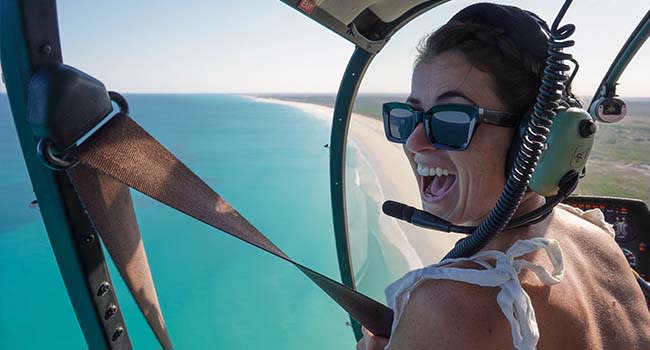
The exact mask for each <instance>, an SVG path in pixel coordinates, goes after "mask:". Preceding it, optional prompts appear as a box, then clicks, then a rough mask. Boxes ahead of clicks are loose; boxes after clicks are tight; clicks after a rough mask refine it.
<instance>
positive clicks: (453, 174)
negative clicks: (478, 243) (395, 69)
mask: <svg viewBox="0 0 650 350" xmlns="http://www.w3.org/2000/svg"><path fill="white" fill-rule="evenodd" d="M408 102H409V103H410V104H411V105H412V106H413V107H414V108H416V109H419V110H422V111H427V110H429V109H430V108H431V107H432V106H434V105H437V104H442V103H459V104H471V105H476V106H479V107H483V108H486V109H492V110H499V111H504V110H505V107H504V105H503V104H502V103H501V101H500V100H499V98H497V96H496V93H495V92H494V82H493V79H492V78H491V77H490V76H489V75H488V74H487V73H485V72H482V71H480V70H479V69H477V68H475V67H473V66H472V65H471V64H470V63H469V62H467V60H466V59H465V57H464V56H463V54H462V53H460V52H458V51H447V52H445V53H442V54H439V55H437V56H435V57H434V58H433V59H431V60H430V61H427V62H421V63H419V64H418V65H417V66H416V67H415V70H414V71H413V80H412V86H411V95H410V96H409V98H408ZM513 130H514V129H512V128H504V127H498V126H493V125H488V124H481V125H479V127H478V128H477V130H476V133H475V134H474V137H473V138H472V141H471V143H470V145H469V147H468V148H467V149H466V150H465V151H445V150H438V149H436V148H435V147H434V146H432V145H431V144H430V143H429V141H428V140H427V137H426V135H425V131H424V126H423V125H422V123H420V124H419V125H418V126H417V128H416V129H415V130H414V131H413V133H412V134H411V136H410V137H409V138H408V140H407V142H406V144H405V145H404V151H405V152H406V156H407V157H408V159H409V162H410V163H411V167H412V169H413V173H414V174H415V177H416V178H417V181H418V185H419V187H420V197H421V198H422V205H423V208H424V210H425V211H427V212H429V213H432V214H434V215H437V216H440V217H443V218H445V219H447V220H449V221H451V222H452V223H454V224H465V225H472V224H477V223H478V222H480V220H481V219H482V218H483V217H484V216H485V215H487V214H488V213H489V211H490V210H491V209H492V208H493V207H494V205H495V203H496V201H497V198H498V196H499V194H500V193H501V191H502V190H503V187H504V185H505V163H506V156H507V152H508V148H509V146H510V141H511V139H512V135H513ZM437 168H441V169H440V170H438V169H437ZM432 169H433V170H432ZM432 173H433V174H436V175H429V174H432ZM445 173H446V174H448V175H445ZM437 174H441V175H437Z"/></svg>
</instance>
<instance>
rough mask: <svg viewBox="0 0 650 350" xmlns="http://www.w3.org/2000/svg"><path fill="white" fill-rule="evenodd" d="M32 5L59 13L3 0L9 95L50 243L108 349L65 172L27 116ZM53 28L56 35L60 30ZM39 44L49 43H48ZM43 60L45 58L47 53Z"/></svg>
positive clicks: (47, 4) (2, 49)
mask: <svg viewBox="0 0 650 350" xmlns="http://www.w3.org/2000/svg"><path fill="white" fill-rule="evenodd" d="M30 5H38V6H41V7H42V8H49V9H50V10H53V11H54V13H56V5H55V1H54V0H45V1H39V2H38V4H31V3H29V2H27V1H20V0H3V1H2V2H1V5H0V6H1V7H0V26H1V27H0V33H1V34H0V35H1V36H0V45H1V46H0V58H1V60H2V71H3V73H4V80H5V85H6V87H7V95H8V97H9V101H10V103H11V110H12V114H13V117H14V123H15V126H16V131H17V133H18V138H19V140H20V146H21V148H22V151H23V155H24V159H25V163H26V165H27V169H28V171H29V175H30V179H31V181H32V187H33V190H34V193H35V194H36V198H37V199H38V202H39V207H40V211H41V215H42V216H43V221H44V223H45V227H46V229H47V232H48V235H49V239H50V244H51V246H52V250H53V251H54V255H55V257H56V260H57V263H58V265H59V269H60V271H61V276H62V278H63V281H64V283H65V286H66V288H67V291H68V294H69V296H70V300H71V302H72V306H73V308H74V310H75V313H76V315H77V318H78V320H79V324H80V326H81V329H82V331H83V333H84V337H85V340H86V342H87V344H88V347H89V349H91V350H95V349H109V348H110V346H109V343H108V340H107V339H106V338H105V336H104V331H103V330H102V324H101V323H100V318H101V316H100V315H98V314H97V313H96V310H95V307H94V304H93V299H92V295H91V293H90V289H89V286H88V284H87V282H86V278H85V276H84V271H83V268H82V266H81V264H80V261H79V258H78V255H77V251H76V244H75V241H74V239H73V237H72V234H71V223H70V221H69V217H70V213H69V212H66V210H65V208H66V206H65V205H64V202H63V200H62V196H61V192H60V191H61V187H62V186H65V185H64V183H65V181H66V178H65V176H64V175H63V174H61V173H56V172H53V171H51V170H49V169H47V168H46V167H44V166H43V165H42V164H41V162H40V160H39V159H38V157H37V155H36V143H37V140H36V138H35V136H34V135H33V134H32V131H31V129H30V127H29V125H28V124H27V121H26V117H27V87H28V84H29V80H30V77H31V75H32V73H33V71H34V69H35V68H36V67H35V65H34V62H33V60H34V59H33V57H30V51H29V49H28V44H29V43H28V42H27V41H26V34H25V23H23V16H22V9H23V8H25V7H28V6H30ZM54 34H55V35H56V36H57V39H58V30H57V32H56V33H54ZM54 34H52V35H54ZM55 42H56V43H54V42H53V43H50V44H52V47H51V48H50V49H49V50H43V54H44V55H51V61H60V60H61V58H60V52H61V50H60V47H58V40H55ZM31 44H32V45H34V44H35V43H31ZM39 44H40V45H45V44H46V43H39ZM47 52H49V53H47ZM57 56H58V57H57ZM41 61H47V59H44V60H41ZM40 63H42V62H40ZM43 312H44V313H47V310H43ZM53 322H55V320H53Z"/></svg>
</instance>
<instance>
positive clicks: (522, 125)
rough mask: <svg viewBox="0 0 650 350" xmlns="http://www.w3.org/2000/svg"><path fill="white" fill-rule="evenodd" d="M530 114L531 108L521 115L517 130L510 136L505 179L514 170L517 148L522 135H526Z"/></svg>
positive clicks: (519, 147) (522, 137) (519, 145)
mask: <svg viewBox="0 0 650 350" xmlns="http://www.w3.org/2000/svg"><path fill="white" fill-rule="evenodd" d="M532 115H533V110H532V109H531V110H529V111H527V112H526V113H525V114H524V115H523V116H522V117H521V120H520V121H519V125H517V130H515V134H514V136H513V137H512V142H511V143H510V148H509V149H508V156H507V158H506V169H505V172H506V179H507V178H508V177H509V176H510V174H511V173H512V171H513V170H514V167H515V160H516V158H517V153H519V150H520V149H521V143H522V141H523V139H524V135H526V127H527V126H528V122H529V121H530V118H531V117H532Z"/></svg>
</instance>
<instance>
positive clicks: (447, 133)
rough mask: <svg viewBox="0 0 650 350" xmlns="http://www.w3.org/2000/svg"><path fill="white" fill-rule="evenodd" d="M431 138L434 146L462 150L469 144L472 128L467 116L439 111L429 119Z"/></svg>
mask: <svg viewBox="0 0 650 350" xmlns="http://www.w3.org/2000/svg"><path fill="white" fill-rule="evenodd" d="M430 125H431V127H430V130H431V136H432V138H433V141H434V143H435V144H439V145H444V146H447V147H445V148H450V149H457V150H463V149H465V148H466V147H467V144H468V143H469V138H470V137H471V131H472V129H473V126H474V122H473V119H472V118H471V117H470V115H469V114H467V113H465V112H461V111H440V112H435V113H433V116H432V118H431V124H430Z"/></svg>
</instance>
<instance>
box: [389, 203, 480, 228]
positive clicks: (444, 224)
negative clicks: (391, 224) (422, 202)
mask: <svg viewBox="0 0 650 350" xmlns="http://www.w3.org/2000/svg"><path fill="white" fill-rule="evenodd" d="M381 209H382V211H383V212H384V214H386V215H388V216H392V217H394V218H396V219H400V220H404V221H407V222H409V223H411V224H413V225H416V226H420V227H423V228H429V229H434V230H438V231H445V232H459V233H467V234H469V233H472V232H473V231H474V230H475V229H476V227H470V226H456V225H454V224H452V223H451V222H449V221H447V220H445V219H443V218H440V217H437V216H435V215H433V214H430V213H427V212H426V211H422V210H419V209H416V208H413V207H411V206H408V205H406V204H402V203H399V202H395V201H385V202H384V205H382V207H381Z"/></svg>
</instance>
